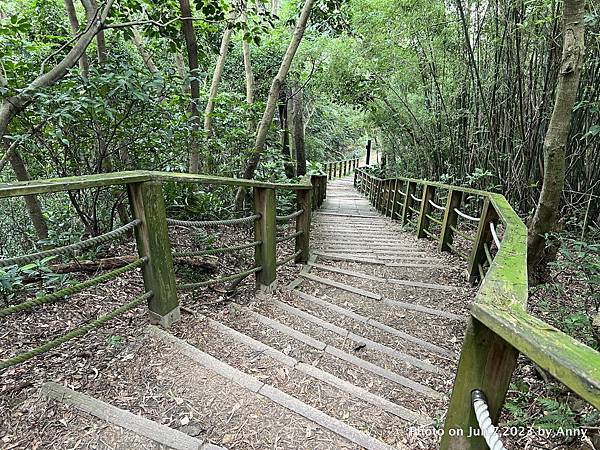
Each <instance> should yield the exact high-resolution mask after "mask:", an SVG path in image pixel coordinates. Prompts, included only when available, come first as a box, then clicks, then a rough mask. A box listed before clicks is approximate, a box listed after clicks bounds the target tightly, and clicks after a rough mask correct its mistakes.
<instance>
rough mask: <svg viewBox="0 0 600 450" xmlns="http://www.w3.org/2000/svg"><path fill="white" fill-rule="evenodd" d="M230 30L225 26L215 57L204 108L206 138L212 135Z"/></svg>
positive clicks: (229, 40)
mask: <svg viewBox="0 0 600 450" xmlns="http://www.w3.org/2000/svg"><path fill="white" fill-rule="evenodd" d="M232 31H233V30H232V29H231V28H229V26H227V28H226V29H225V31H224V32H223V37H222V38H221V47H220V50H219V58H218V59H217V64H216V65H215V71H214V73H213V77H212V81H211V83H210V93H209V94H208V101H207V102H206V109H205V110H204V132H205V133H206V136H207V137H208V138H211V137H212V136H213V135H214V129H213V125H212V113H213V112H214V110H215V99H216V98H217V93H218V90H219V83H220V82H221V76H222V75H223V69H224V68H225V60H226V59H227V53H228V52H229V43H230V42H231V33H232Z"/></svg>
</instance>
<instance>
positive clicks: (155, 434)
mask: <svg viewBox="0 0 600 450" xmlns="http://www.w3.org/2000/svg"><path fill="white" fill-rule="evenodd" d="M41 392H42V393H43V394H44V395H45V396H47V397H48V398H51V399H54V400H57V401H59V402H62V403H65V404H67V405H71V406H74V407H75V408H77V409H78V410H80V411H83V412H85V413H88V414H91V415H92V416H95V417H97V418H98V419H101V420H103V421H105V422H108V423H112V424H114V425H117V426H119V427H121V428H125V429H127V430H130V431H132V432H134V433H136V434H137V435H140V436H143V437H145V438H147V439H150V440H151V441H154V442H156V443H157V444H160V445H164V446H166V447H168V448H172V449H176V450H224V449H223V447H218V446H216V445H212V444H210V443H206V442H203V441H202V440H200V439H196V438H194V437H192V436H188V435H187V434H185V433H182V432H181V431H178V430H175V429H173V428H169V427H167V426H165V425H161V424H159V423H156V422H154V421H152V420H149V419H146V418H144V417H142V416H138V415H136V414H133V413H131V412H129V411H125V410H123V409H121V408H117V407H116V406H112V405H110V404H109V403H106V402H103V401H101V400H98V399H96V398H94V397H90V396H89V395H86V394H82V393H81V392H76V391H74V390H72V389H69V388H67V387H64V386H62V385H60V384H57V383H54V382H47V383H44V384H43V385H42V387H41Z"/></svg>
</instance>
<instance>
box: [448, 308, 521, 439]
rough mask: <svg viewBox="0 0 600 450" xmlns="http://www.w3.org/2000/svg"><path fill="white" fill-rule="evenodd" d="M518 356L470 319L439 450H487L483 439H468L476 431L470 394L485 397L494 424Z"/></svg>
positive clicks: (492, 334) (487, 330) (476, 426)
mask: <svg viewBox="0 0 600 450" xmlns="http://www.w3.org/2000/svg"><path fill="white" fill-rule="evenodd" d="M517 356H518V352H517V351H516V350H515V349H514V348H513V347H512V346H510V345H509V344H508V343H507V342H506V341H504V340H503V339H502V338H501V337H500V336H498V335H497V334H495V333H494V332H492V331H491V330H490V329H488V328H487V327H486V326H485V325H483V324H482V323H481V322H479V321H478V320H477V319H475V318H473V317H471V318H470V319H469V324H468V326H467V333H466V335H465V340H464V343H463V346H462V350H461V353H460V361H459V363H458V370H457V372H456V378H455V381H454V387H453V389H452V397H451V399H450V406H449V407H448V413H447V415H446V422H445V424H444V434H443V436H442V442H441V444H440V449H441V450H488V447H487V444H486V443H485V440H484V439H483V437H474V436H471V434H472V430H479V425H478V423H477V418H476V417H475V412H474V410H473V406H472V401H471V392H472V391H473V390H475V389H479V390H481V391H483V392H484V393H485V395H486V397H487V401H488V407H489V411H490V417H491V419H492V422H493V423H494V424H497V423H498V418H499V416H500V411H501V410H502V406H503V405H504V400H505V398H506V392H507V391H508V386H509V384H510V379H511V377H512V373H513V370H514V368H515V365H516V363H517ZM457 430H462V432H460V431H458V432H457Z"/></svg>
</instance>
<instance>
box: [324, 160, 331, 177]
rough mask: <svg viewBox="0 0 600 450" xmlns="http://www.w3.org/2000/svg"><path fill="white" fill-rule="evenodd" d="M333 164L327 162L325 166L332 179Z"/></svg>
mask: <svg viewBox="0 0 600 450" xmlns="http://www.w3.org/2000/svg"><path fill="white" fill-rule="evenodd" d="M331 166H332V164H331V163H327V164H326V166H325V167H326V168H327V178H328V179H330V180H331V178H332V177H331Z"/></svg>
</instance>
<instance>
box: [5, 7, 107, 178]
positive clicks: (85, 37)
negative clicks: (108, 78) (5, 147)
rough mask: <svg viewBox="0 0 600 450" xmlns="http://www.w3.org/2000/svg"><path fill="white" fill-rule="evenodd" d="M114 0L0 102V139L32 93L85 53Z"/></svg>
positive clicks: (27, 103) (56, 79)
mask: <svg viewBox="0 0 600 450" xmlns="http://www.w3.org/2000/svg"><path fill="white" fill-rule="evenodd" d="M113 2H114V0H107V2H106V3H105V4H104V7H103V8H102V10H100V11H99V12H98V14H96V15H95V16H96V17H95V20H94V21H88V25H87V27H86V29H85V31H84V32H83V33H82V34H81V35H80V36H79V38H78V39H77V40H76V41H75V43H74V45H73V47H72V48H71V50H70V51H69V52H68V53H67V54H66V55H65V56H64V57H63V58H62V59H61V60H60V61H59V62H58V63H57V64H56V65H54V67H52V68H51V69H50V70H49V71H47V72H45V73H42V74H41V75H39V76H38V77H36V78H35V79H34V80H33V81H32V82H31V83H29V84H28V85H27V86H26V87H25V88H24V89H21V90H19V91H18V93H16V94H15V95H12V96H10V97H7V98H6V99H4V100H3V101H2V103H1V104H0V139H2V138H4V137H5V136H6V134H7V132H8V126H9V124H10V122H11V121H12V120H13V119H14V118H15V117H16V116H17V115H18V114H20V113H21V112H22V111H23V110H24V109H25V108H26V107H27V106H28V105H30V104H31V102H32V101H33V100H34V93H35V92H36V91H38V90H39V89H42V88H45V87H47V86H50V85H52V84H54V83H56V82H57V81H59V80H60V79H62V78H63V77H64V76H65V75H66V74H67V71H68V70H69V69H70V68H71V67H73V66H74V65H75V64H77V62H78V61H79V58H81V56H82V55H83V54H84V53H85V50H86V49H87V47H88V46H89V45H90V43H91V42H92V40H93V39H94V37H95V36H96V34H97V33H98V32H99V31H100V30H102V28H103V27H104V22H105V21H106V18H107V17H108V13H109V11H110V8H111V7H112V4H113ZM9 156H10V155H9V154H8V152H7V153H6V154H5V155H4V157H3V158H2V160H1V161H2V162H0V170H1V169H2V166H3V163H5V162H6V161H7V160H8V157H9Z"/></svg>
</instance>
